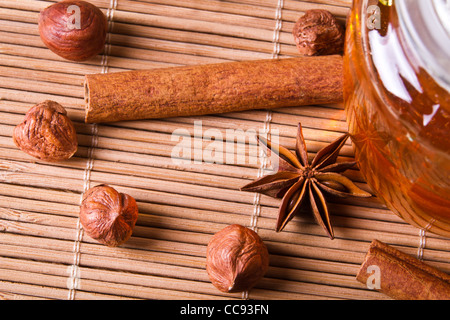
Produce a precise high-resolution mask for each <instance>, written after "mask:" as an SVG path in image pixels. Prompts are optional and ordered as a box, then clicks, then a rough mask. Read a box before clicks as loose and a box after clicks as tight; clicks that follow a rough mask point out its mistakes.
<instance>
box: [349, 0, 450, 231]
mask: <svg viewBox="0 0 450 320" xmlns="http://www.w3.org/2000/svg"><path fill="white" fill-rule="evenodd" d="M442 5H444V6H443V7H442ZM449 10H450V9H449V8H448V4H446V1H444V0H440V1H439V0H436V1H408V0H403V1H399V0H392V1H370V0H355V1H354V3H353V8H352V11H351V14H350V16H349V19H348V21H347V30H346V44H345V55H344V66H345V69H344V100H345V107H346V114H347V120H348V124H349V132H350V134H351V139H352V142H353V145H354V147H355V157H356V160H357V161H358V163H359V166H360V170H361V173H362V174H363V176H364V178H365V179H366V181H367V183H368V184H369V185H370V187H371V188H372V190H373V192H374V193H375V194H376V195H377V196H378V197H379V198H380V199H381V200H383V201H384V202H385V203H386V205H387V206H388V207H389V208H390V209H391V210H392V211H393V212H395V213H396V214H398V215H399V216H400V217H402V218H403V219H404V220H405V221H407V222H408V223H410V224H412V225H414V226H417V227H419V228H422V229H425V230H427V231H428V230H429V231H431V232H434V233H437V234H440V235H443V236H446V237H450V95H449V88H450V80H449V76H450V65H449V64H450V56H449V55H450V47H449V46H450V31H449V25H448V23H449V22H447V21H449V20H447V18H449V17H450V14H449Z"/></svg>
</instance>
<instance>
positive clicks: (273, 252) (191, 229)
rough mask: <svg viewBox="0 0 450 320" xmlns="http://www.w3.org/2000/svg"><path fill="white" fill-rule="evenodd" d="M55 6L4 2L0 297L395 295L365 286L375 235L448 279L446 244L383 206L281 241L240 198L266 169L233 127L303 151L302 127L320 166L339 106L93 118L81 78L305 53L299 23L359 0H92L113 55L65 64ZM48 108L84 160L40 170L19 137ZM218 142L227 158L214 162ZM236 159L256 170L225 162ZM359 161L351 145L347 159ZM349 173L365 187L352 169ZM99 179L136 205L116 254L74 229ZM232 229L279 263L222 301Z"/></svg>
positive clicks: (271, 213)
mask: <svg viewBox="0 0 450 320" xmlns="http://www.w3.org/2000/svg"><path fill="white" fill-rule="evenodd" d="M53 2H54V1H36V0H21V1H15V0H0V298H4V299H387V297H386V296H384V295H383V294H381V293H378V292H375V291H372V290H369V289H367V288H366V287H365V286H364V285H363V284H361V283H359V282H357V281H356V279H355V276H356V273H357V270H358V267H359V265H360V264H361V262H362V261H363V258H364V255H365V253H366V251H367V249H368V247H369V244H370V242H371V241H372V239H379V240H381V241H383V242H386V243H389V244H391V245H393V246H395V247H397V248H399V249H401V250H402V251H404V252H406V253H409V254H412V255H414V256H419V257H421V258H423V259H424V261H426V262H428V263H430V264H431V265H433V266H435V267H437V268H439V269H441V270H443V271H445V272H450V248H449V244H448V243H449V242H448V239H445V238H443V237H439V236H436V235H433V234H430V233H425V232H424V231H422V230H419V229H416V228H414V227H412V226H410V225H408V224H406V223H404V222H403V221H401V220H400V219H399V218H398V217H397V216H395V215H394V214H392V213H391V212H390V211H389V210H387V209H386V208H385V207H384V205H383V204H381V203H380V202H379V201H378V199H376V198H375V197H374V198H370V199H350V198H349V199H345V200H342V201H339V202H333V203H331V204H330V210H331V212H332V221H333V224H334V226H335V234H336V239H335V240H329V239H328V237H326V236H325V234H324V232H323V230H321V228H320V227H319V226H318V225H316V224H315V223H314V221H313V218H312V216H311V215H308V214H307V213H305V214H303V215H301V216H298V217H295V218H294V220H293V221H292V222H290V223H289V224H288V225H287V227H286V228H285V230H284V231H283V232H281V233H276V232H275V231H274V227H275V221H276V216H277V208H278V205H279V202H280V201H279V200H278V199H272V198H269V197H266V196H258V195H256V194H253V193H246V192H241V191H239V187H241V186H243V185H244V184H246V183H247V182H249V181H251V180H253V179H255V178H256V177H257V176H258V175H261V174H265V173H267V172H268V171H269V170H270V167H269V166H268V164H267V162H266V161H264V158H263V157H259V156H258V154H256V155H255V154H254V153H252V152H250V145H251V143H253V142H251V143H250V142H247V143H246V144H244V145H239V143H238V142H235V141H226V139H225V138H226V136H227V130H230V129H233V130H243V131H244V132H253V131H256V132H261V131H264V132H268V133H269V134H270V135H272V136H274V135H275V134H276V133H278V135H279V142H280V144H283V145H285V146H287V147H289V148H291V149H292V148H294V144H295V134H296V126H297V123H298V122H301V123H302V125H303V127H304V135H305V138H306V140H307V145H308V151H309V155H310V156H311V157H312V156H314V153H315V152H317V151H318V150H319V149H320V148H321V147H323V146H325V145H326V144H327V143H329V142H331V141H332V140H334V139H335V138H337V137H338V136H339V135H341V134H342V133H343V132H345V131H346V129H347V125H346V121H345V114H344V111H343V107H342V105H326V106H305V107H298V108H284V109H279V110H276V111H272V112H270V111H267V110H258V111H249V112H240V113H230V114H223V115H207V116H202V117H195V118H193V117H184V118H172V119H157V120H148V121H147V120H146V121H131V122H120V123H114V124H101V125H88V124H85V123H84V122H83V118H84V111H83V107H84V105H83V85H82V84H83V76H84V75H85V74H88V73H99V72H117V71H123V70H133V69H143V68H159V67H168V66H178V65H194V64H206V63H216V62H225V61H238V60H251V59H261V58H277V57H279V58H283V57H289V56H295V55H296V54H297V51H296V47H295V44H294V42H293V39H292V36H291V29H292V26H293V25H294V23H295V21H296V20H297V19H298V18H299V17H300V16H301V15H302V14H303V12H304V11H305V10H308V9H312V8H324V9H328V10H330V11H331V12H332V13H333V14H335V15H336V16H337V17H338V18H339V19H340V20H342V21H345V17H346V15H347V13H348V10H349V7H350V5H351V1H350V0H317V1H312V0H311V1H294V0H284V1H281V0H229V1H219V0H155V1H150V0H148V1H147V0H146V1H127V0H115V1H114V0H112V1H109V0H92V1H91V2H92V3H94V4H96V5H97V6H99V7H100V8H101V9H102V10H103V11H104V12H105V14H106V15H107V17H108V20H109V27H110V29H109V33H108V37H107V45H106V47H105V50H104V52H103V53H102V54H100V55H99V56H97V57H95V58H93V59H92V60H90V61H88V62H83V63H73V62H69V61H65V60H63V59H61V58H59V57H58V56H56V55H55V54H53V53H52V52H51V51H49V50H48V49H47V48H45V46H44V45H43V43H42V42H41V40H40V38H39V33H38V29H37V19H38V14H39V10H41V9H43V8H45V7H46V6H48V5H50V4H51V3H53ZM46 99H51V100H55V101H58V102H59V103H61V104H62V105H63V106H65V107H66V108H67V110H68V114H69V116H70V117H71V119H72V120H73V121H74V122H75V125H76V129H77V133H78V137H79V150H78V152H77V153H76V154H75V156H74V157H73V158H72V159H70V160H68V161H65V162H60V163H56V164H49V163H45V162H41V161H36V159H33V158H31V157H29V156H28V155H26V154H25V153H23V152H22V151H20V150H19V149H17V148H16V147H15V145H14V143H13V140H12V131H13V128H14V126H15V125H17V124H18V123H20V122H21V121H22V119H23V115H24V114H25V113H26V111H27V110H28V108H29V107H31V106H32V105H34V104H36V103H39V102H41V101H43V100H46ZM199 123H201V128H200V129H198V124H199ZM196 124H197V126H196ZM176 132H177V133H180V134H184V137H187V139H188V141H190V142H191V145H192V150H191V151H192V153H191V155H190V156H189V155H184V154H183V155H181V156H182V157H184V161H175V160H174V159H173V157H172V155H173V151H174V149H175V148H176V147H177V145H178V143H179V141H180V139H182V138H181V137H180V135H176V134H175V133H176ZM212 136H214V137H212ZM208 137H211V139H208ZM214 138H215V139H216V140H214ZM213 143H214V144H213ZM212 146H217V148H216V150H215V151H216V152H215V153H214V154H211V155H212V156H213V159H212V160H214V159H215V160H217V161H216V162H215V163H208V161H205V160H208V159H205V156H206V155H207V152H206V151H208V150H209V148H211V147H212ZM239 146H240V147H239ZM235 153H237V155H236V154H235ZM195 155H200V156H203V158H200V160H202V159H203V160H204V161H199V158H195ZM234 156H241V157H244V158H245V159H246V163H238V162H237V161H224V159H234V158H233V157H234ZM227 157H228V158H227ZM352 157H353V150H352V147H351V145H350V142H348V144H347V145H346V146H345V147H344V148H343V149H342V152H341V158H342V159H344V158H352ZM195 160H197V161H195ZM220 160H222V161H220ZM346 175H347V176H349V177H350V178H351V179H352V180H354V181H355V182H356V183H357V184H358V185H359V186H361V187H362V188H365V189H367V190H368V187H367V186H366V184H365V183H364V181H363V179H362V178H361V177H360V175H359V172H358V171H357V170H349V171H348V172H347V173H346ZM99 183H107V184H110V185H112V186H114V187H115V188H117V189H118V190H119V191H121V192H125V193H128V194H130V195H132V196H133V197H134V198H135V199H136V200H137V202H138V206H139V218H138V222H137V225H136V228H135V231H134V233H133V236H132V237H131V239H130V240H129V241H128V242H127V243H126V244H124V245H123V246H121V247H118V248H108V247H106V246H103V245H100V244H98V243H97V242H96V241H93V240H92V239H90V238H89V237H88V236H87V235H85V234H83V232H82V229H81V228H80V226H79V223H78V212H79V204H80V199H81V196H82V194H83V192H84V191H85V190H86V189H87V188H88V187H89V186H94V185H96V184H99ZM233 223H239V224H242V225H244V226H247V227H252V228H254V229H255V230H256V231H257V232H258V234H259V235H260V236H261V237H262V239H263V240H264V241H265V243H266V244H267V246H268V249H269V252H270V259H271V262H270V268H269V271H268V273H267V275H266V277H265V278H264V279H263V280H262V281H261V282H260V283H259V284H258V285H257V287H255V288H253V289H252V290H250V291H249V292H245V293H236V294H223V293H221V292H219V291H218V290H217V289H216V288H215V287H213V286H212V284H211V283H210V282H209V280H208V276H207V273H206V270H205V252H206V245H207V243H208V241H209V239H210V238H211V236H212V235H213V234H214V233H215V232H217V231H219V230H221V229H222V228H224V227H225V226H227V225H229V224H233Z"/></svg>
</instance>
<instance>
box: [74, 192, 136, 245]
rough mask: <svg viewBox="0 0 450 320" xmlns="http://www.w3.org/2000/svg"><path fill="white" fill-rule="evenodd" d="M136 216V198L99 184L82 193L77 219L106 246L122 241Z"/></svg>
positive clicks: (127, 235)
mask: <svg viewBox="0 0 450 320" xmlns="http://www.w3.org/2000/svg"><path fill="white" fill-rule="evenodd" d="M137 218H138V207H137V204H136V200H135V199H134V198H133V197H131V196H129V195H127V194H124V193H119V192H118V191H117V190H116V189H114V188H112V187H110V186H108V185H105V184H101V185H98V186H95V187H93V188H90V189H89V190H88V191H86V193H85V194H84V196H83V201H82V203H81V207H80V222H81V225H82V226H83V229H84V231H85V232H86V233H87V235H89V236H90V237H91V238H93V239H95V240H97V241H98V242H100V243H103V244H105V245H107V246H110V247H117V246H119V245H121V244H123V243H124V242H126V241H127V240H128V239H129V238H130V237H131V234H132V233H133V229H134V226H135V224H136V221H137Z"/></svg>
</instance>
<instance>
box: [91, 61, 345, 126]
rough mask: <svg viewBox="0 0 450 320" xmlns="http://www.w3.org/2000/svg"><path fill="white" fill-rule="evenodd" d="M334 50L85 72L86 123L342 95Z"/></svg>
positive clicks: (304, 102) (275, 104) (294, 102)
mask: <svg viewBox="0 0 450 320" xmlns="http://www.w3.org/2000/svg"><path fill="white" fill-rule="evenodd" d="M342 68H343V65H342V57H341V56H339V55H330V56H319V57H298V58H284V59H266V60H256V61H239V62H225V63H217V64H208V65H196V66H186V67H170V68H161V69H152V70H134V71H125V72H117V73H107V74H91V75H87V76H86V78H85V100H86V114H85V121H86V122H88V123H99V122H113V121H121V120H136V119H150V118H163V117H176V116H194V115H204V114H213V113H225V112H235V111H243V110H250V109H272V108H279V107H288V106H291V107H292V106H300V105H312V104H327V103H336V102H341V101H342V99H343V69H342Z"/></svg>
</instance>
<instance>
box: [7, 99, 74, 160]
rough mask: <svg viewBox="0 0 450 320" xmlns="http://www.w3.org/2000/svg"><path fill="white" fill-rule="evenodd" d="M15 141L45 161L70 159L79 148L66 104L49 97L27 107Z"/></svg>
mask: <svg viewBox="0 0 450 320" xmlns="http://www.w3.org/2000/svg"><path fill="white" fill-rule="evenodd" d="M13 140H14V143H15V144H16V145H17V147H19V148H20V149H21V150H22V151H24V152H26V153H28V154H29V155H31V156H33V157H35V158H38V159H41V160H45V161H61V160H67V159H69V158H70V157H72V156H73V154H74V153H75V152H76V151H77V148H78V142H77V134H76V131H75V127H74V125H73V123H72V121H70V119H69V117H67V112H66V110H65V109H64V107H63V106H61V105H60V104H59V103H57V102H55V101H50V100H46V101H44V102H42V103H39V104H37V105H35V106H33V107H31V108H30V110H28V112H27V113H26V114H25V119H24V120H23V122H22V123H21V124H19V125H17V126H16V127H15V128H14V131H13Z"/></svg>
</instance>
